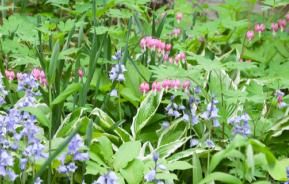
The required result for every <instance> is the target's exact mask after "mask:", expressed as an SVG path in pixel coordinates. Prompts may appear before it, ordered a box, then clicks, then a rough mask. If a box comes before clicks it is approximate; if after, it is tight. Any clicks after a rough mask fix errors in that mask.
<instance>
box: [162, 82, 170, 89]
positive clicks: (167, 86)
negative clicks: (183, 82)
mask: <svg viewBox="0 0 289 184" xmlns="http://www.w3.org/2000/svg"><path fill="white" fill-rule="evenodd" d="M170 86H171V81H170V80H164V81H163V82H162V87H163V88H164V89H165V90H168V89H169V88H170Z"/></svg>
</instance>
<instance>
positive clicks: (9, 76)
mask: <svg viewBox="0 0 289 184" xmlns="http://www.w3.org/2000/svg"><path fill="white" fill-rule="evenodd" d="M5 75H6V78H7V79H8V80H10V81H11V80H14V78H15V73H14V71H12V70H11V71H10V70H5Z"/></svg>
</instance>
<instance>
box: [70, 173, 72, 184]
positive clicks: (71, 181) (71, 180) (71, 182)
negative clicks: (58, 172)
mask: <svg viewBox="0 0 289 184" xmlns="http://www.w3.org/2000/svg"><path fill="white" fill-rule="evenodd" d="M70 184H73V173H71V176H70Z"/></svg>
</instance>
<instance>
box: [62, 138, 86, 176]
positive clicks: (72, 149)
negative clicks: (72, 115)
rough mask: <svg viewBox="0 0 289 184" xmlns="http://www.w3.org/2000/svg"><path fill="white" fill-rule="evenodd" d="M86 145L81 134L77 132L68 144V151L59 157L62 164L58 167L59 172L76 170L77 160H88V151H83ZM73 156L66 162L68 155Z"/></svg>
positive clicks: (65, 172)
mask: <svg viewBox="0 0 289 184" xmlns="http://www.w3.org/2000/svg"><path fill="white" fill-rule="evenodd" d="M83 147H84V142H83V139H82V138H81V136H80V135H79V134H76V135H75V136H74V137H73V138H72V139H71V141H70V143H69V144H68V150H67V152H65V153H63V154H62V155H61V156H59V157H58V160H59V161H60V162H61V165H60V166H59V167H58V169H57V170H58V172H60V173H62V174H67V173H71V172H74V171H75V170H76V169H77V166H76V164H75V161H86V160H88V159H89V155H88V153H87V152H82V148H83ZM68 156H69V157H70V158H72V160H71V161H70V162H69V163H65V161H66V158H67V157H68Z"/></svg>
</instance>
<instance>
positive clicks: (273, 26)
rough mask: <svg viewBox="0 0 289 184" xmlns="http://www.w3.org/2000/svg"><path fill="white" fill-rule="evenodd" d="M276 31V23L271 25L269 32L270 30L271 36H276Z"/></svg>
mask: <svg viewBox="0 0 289 184" xmlns="http://www.w3.org/2000/svg"><path fill="white" fill-rule="evenodd" d="M278 29H279V26H278V24H277V23H272V24H271V30H272V34H273V36H275V35H276V32H277V31H278Z"/></svg>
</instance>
